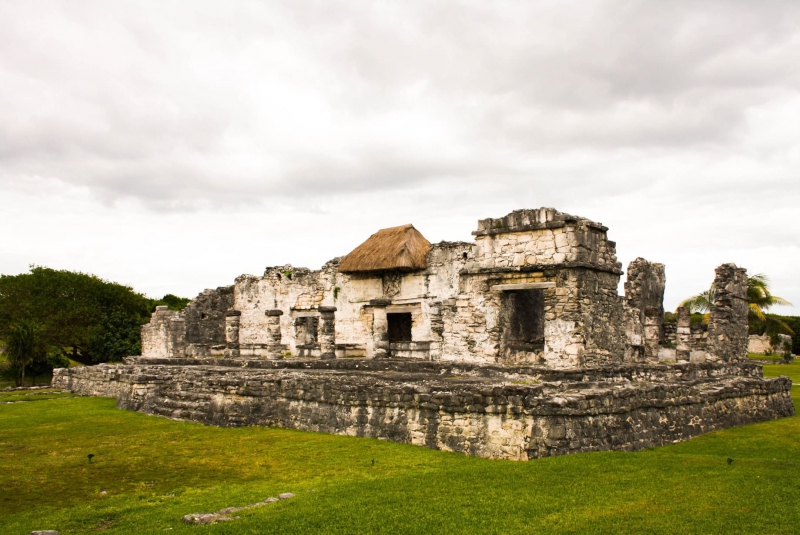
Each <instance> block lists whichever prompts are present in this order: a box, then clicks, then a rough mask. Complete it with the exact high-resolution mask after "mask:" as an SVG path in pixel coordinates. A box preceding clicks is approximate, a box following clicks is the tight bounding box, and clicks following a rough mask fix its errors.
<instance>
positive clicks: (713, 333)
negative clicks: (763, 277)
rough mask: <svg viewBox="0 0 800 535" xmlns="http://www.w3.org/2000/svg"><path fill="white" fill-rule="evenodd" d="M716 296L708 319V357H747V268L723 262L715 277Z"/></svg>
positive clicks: (729, 358) (712, 358)
mask: <svg viewBox="0 0 800 535" xmlns="http://www.w3.org/2000/svg"><path fill="white" fill-rule="evenodd" d="M714 287H715V289H716V296H715V302H714V305H713V306H712V307H711V314H710V317H709V320H708V358H709V359H710V360H743V359H746V358H747V336H748V334H747V313H748V301H747V270H746V269H743V268H739V267H736V266H735V265H734V264H722V265H721V266H719V267H718V268H717V269H716V277H715V278H714Z"/></svg>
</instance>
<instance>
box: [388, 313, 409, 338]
mask: <svg viewBox="0 0 800 535" xmlns="http://www.w3.org/2000/svg"><path fill="white" fill-rule="evenodd" d="M386 321H387V323H388V324H389V343H390V344H393V343H395V342H410V341H411V312H397V313H389V314H386Z"/></svg>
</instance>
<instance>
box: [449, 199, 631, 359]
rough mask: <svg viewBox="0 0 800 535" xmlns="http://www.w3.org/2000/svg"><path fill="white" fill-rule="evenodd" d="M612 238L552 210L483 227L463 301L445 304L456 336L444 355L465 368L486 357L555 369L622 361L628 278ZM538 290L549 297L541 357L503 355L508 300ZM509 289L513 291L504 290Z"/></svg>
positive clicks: (463, 277) (486, 223)
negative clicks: (622, 288) (623, 292)
mask: <svg viewBox="0 0 800 535" xmlns="http://www.w3.org/2000/svg"><path fill="white" fill-rule="evenodd" d="M607 230H608V229H607V228H606V227H604V226H603V225H601V224H599V223H595V222H593V221H589V220H588V219H584V218H579V217H575V216H571V215H569V214H563V213H560V212H557V211H556V210H554V209H552V208H542V209H539V210H518V211H515V212H512V213H510V214H508V215H507V216H505V217H502V218H499V219H485V220H482V221H479V222H478V230H476V231H474V232H473V234H474V235H475V236H476V239H475V240H476V243H475V247H474V249H473V255H472V256H470V258H469V260H468V262H467V264H466V266H465V269H464V270H463V271H462V272H461V288H460V292H459V296H458V297H457V299H455V301H454V302H452V303H447V302H445V303H444V304H445V305H446V306H450V307H451V309H450V311H449V312H447V313H446V315H445V333H448V332H452V334H450V335H449V336H448V335H447V334H446V337H448V338H449V340H447V342H446V347H447V350H446V351H445V354H448V355H452V357H453V358H457V359H464V360H466V359H468V358H470V355H486V356H487V357H489V358H494V359H496V360H502V361H507V362H508V361H510V362H531V363H539V364H546V365H548V366H551V367H556V368H563V367H570V366H581V365H601V364H603V363H607V362H612V361H614V360H619V359H620V358H621V354H622V352H623V351H624V333H623V331H622V301H621V299H620V298H619V296H618V295H617V285H618V283H619V276H620V275H621V273H622V270H621V269H620V268H621V265H620V264H619V263H618V262H617V259H616V245H615V243H614V242H612V241H610V240H608V239H607V236H606V231H607ZM520 284H522V285H523V286H519V285H520ZM536 284H543V286H541V289H542V291H543V293H544V345H543V347H542V350H541V351H534V350H531V351H528V352H519V351H516V352H515V351H511V352H508V351H505V350H504V348H503V339H502V338H503V332H504V330H505V328H506V326H505V325H503V318H505V317H507V316H506V315H505V314H504V313H503V307H504V299H503V295H502V292H504V291H521V290H523V289H524V288H525V287H526V286H524V285H528V287H530V288H533V287H534V286H530V285H536ZM509 285H513V286H511V287H509ZM504 286H505V287H506V288H508V289H498V288H503V287H504ZM448 324H450V325H451V327H448ZM472 358H475V357H472Z"/></svg>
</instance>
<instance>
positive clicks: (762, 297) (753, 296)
mask: <svg viewBox="0 0 800 535" xmlns="http://www.w3.org/2000/svg"><path fill="white" fill-rule="evenodd" d="M747 301H748V302H749V303H750V311H751V312H752V313H753V314H755V315H756V316H757V317H758V318H759V319H762V320H763V319H765V317H766V316H765V312H766V311H767V310H769V308H770V307H772V306H773V305H788V306H792V304H791V303H790V302H789V301H787V300H786V299H784V298H782V297H778V296H777V295H772V293H770V290H769V279H768V278H767V276H766V275H764V274H763V273H759V274H758V275H753V276H752V277H747ZM790 330H791V329H790Z"/></svg>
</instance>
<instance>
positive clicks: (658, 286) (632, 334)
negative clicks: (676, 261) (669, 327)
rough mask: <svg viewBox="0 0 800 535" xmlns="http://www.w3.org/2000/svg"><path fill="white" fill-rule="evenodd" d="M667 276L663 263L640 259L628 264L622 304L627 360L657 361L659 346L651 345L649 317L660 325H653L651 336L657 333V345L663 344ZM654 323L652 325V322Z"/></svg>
mask: <svg viewBox="0 0 800 535" xmlns="http://www.w3.org/2000/svg"><path fill="white" fill-rule="evenodd" d="M665 284H666V275H665V272H664V264H658V263H655V262H649V261H647V260H645V259H644V258H637V259H636V260H634V261H633V262H631V263H630V264H628V277H627V280H626V281H625V299H624V301H623V312H624V327H625V332H626V335H627V336H626V337H627V348H626V351H625V360H627V361H632V362H639V361H642V360H651V359H654V360H657V359H658V350H659V348H658V347H657V344H656V345H654V344H653V343H652V341H650V342H648V335H647V332H646V331H647V328H648V327H647V323H648V319H647V315H648V310H650V309H656V311H653V310H650V315H651V316H652V317H654V318H657V323H658V324H657V325H650V327H655V328H651V329H650V331H651V333H652V332H653V331H656V332H658V336H659V340H658V342H663V341H664V339H663V336H664V333H663V330H662V329H661V323H662V322H663V318H664V286H665ZM651 323H652V322H651Z"/></svg>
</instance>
